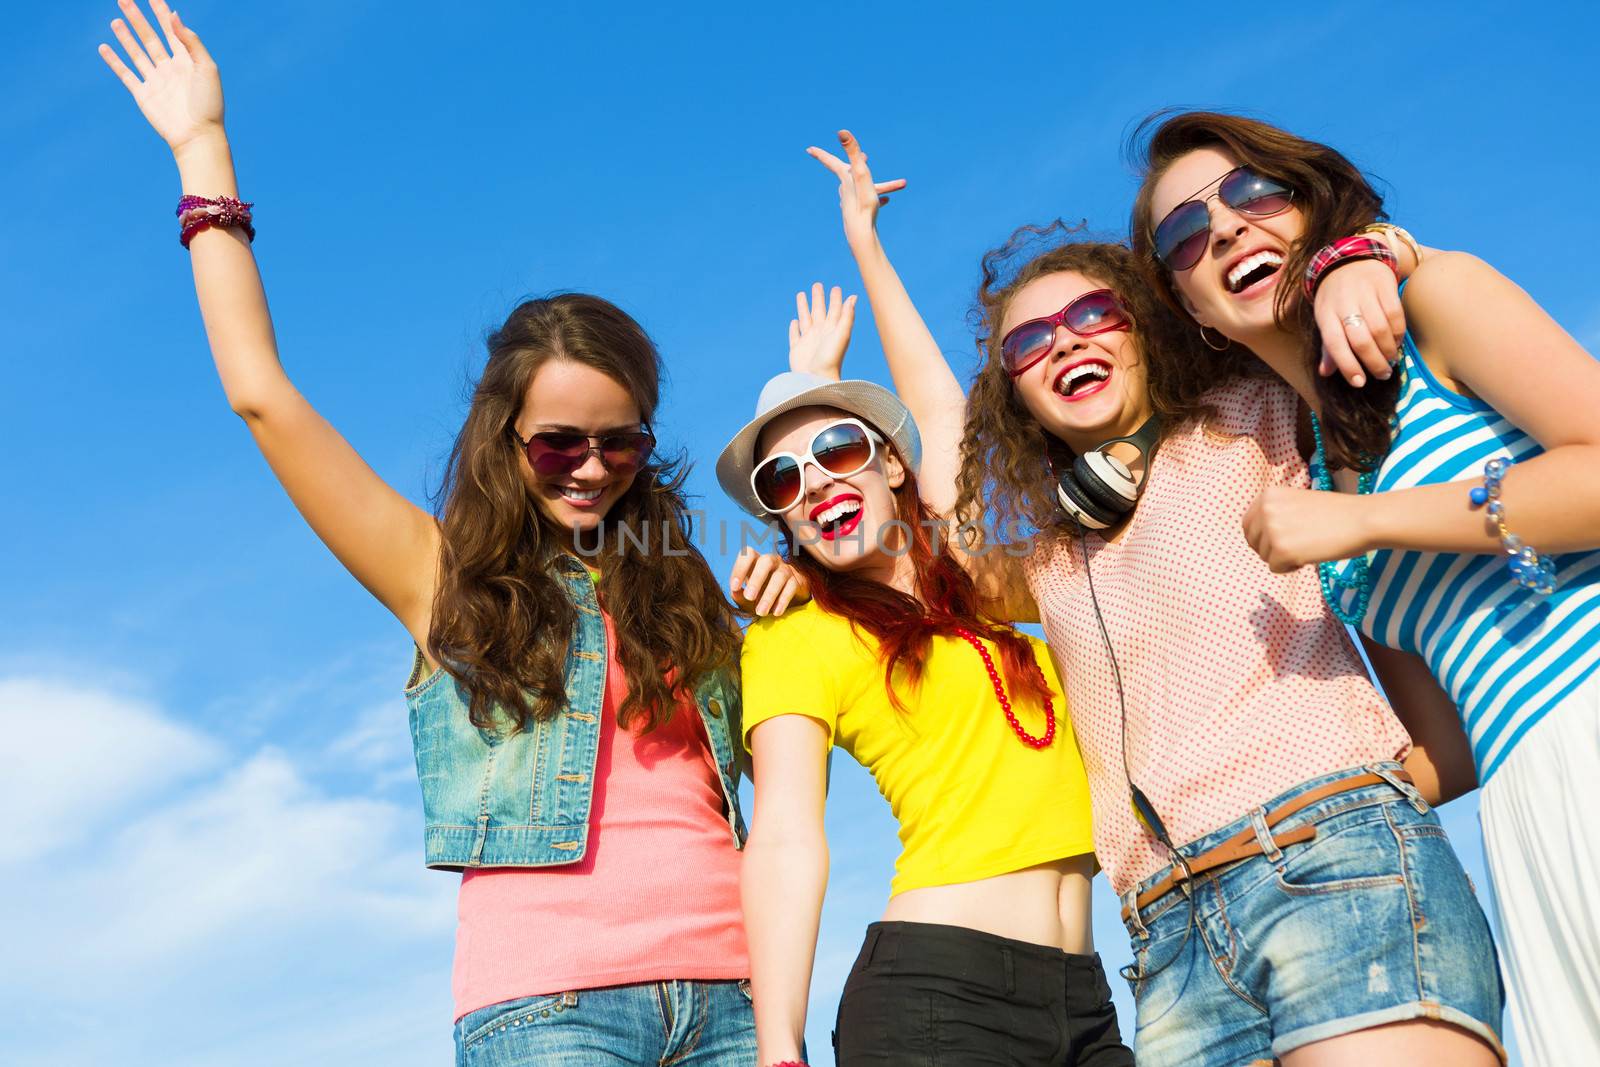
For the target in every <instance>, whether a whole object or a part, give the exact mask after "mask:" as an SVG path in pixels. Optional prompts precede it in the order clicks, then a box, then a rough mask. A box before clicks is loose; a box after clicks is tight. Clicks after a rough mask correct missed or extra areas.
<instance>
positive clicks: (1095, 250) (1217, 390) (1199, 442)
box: [812, 133, 1501, 1067]
mask: <svg viewBox="0 0 1600 1067" xmlns="http://www.w3.org/2000/svg"><path fill="white" fill-rule="evenodd" d="M840 137H841V141H842V143H843V145H844V148H845V151H846V153H847V155H848V156H849V161H848V162H846V161H843V160H840V159H837V158H835V157H833V156H831V155H829V154H828V153H825V152H822V151H821V150H817V149H813V150H812V154H813V155H815V156H816V157H817V158H818V159H819V160H821V161H822V162H823V163H824V164H825V165H826V166H827V167H828V168H829V169H830V170H832V171H833V172H834V173H835V174H836V175H837V176H838V178H839V181H840V188H839V193H840V200H841V206H842V209H843V213H844V223H845V232H846V236H847V239H848V240H849V243H850V247H851V251H852V253H853V254H854V255H855V258H856V262H857V264H858V265H859V266H860V269H861V273H862V277H863V279H864V281H865V284H866V290H867V294H868V296H869V298H870V299H871V301H872V306H873V312H874V317H875V319H876V321H877V323H878V329H879V333H880V336H881V337H882V340H883V347H884V351H885V354H886V356H887V358H888V361H889V366H890V370H891V372H892V373H893V375H894V379H895V384H896V387H897V388H898V389H899V390H900V392H901V393H902V395H903V396H904V398H905V400H906V403H907V405H908V407H909V408H910V409H911V411H912V413H913V414H914V415H915V416H916V419H917V423H918V425H919V426H920V427H921V429H922V432H923V435H924V439H925V441H926V442H927V443H926V447H925V455H926V458H925V460H924V464H923V471H922V485H923V492H924V495H925V497H926V498H927V499H928V500H929V501H930V503H933V504H934V506H935V507H936V508H938V509H940V510H943V511H944V512H946V513H947V514H950V515H952V516H954V517H958V518H960V519H961V520H963V521H965V522H966V523H968V524H972V523H974V522H975V520H977V519H978V518H980V517H982V516H984V515H987V516H988V517H989V518H990V519H991V520H993V521H991V522H990V523H988V524H987V527H986V528H987V529H988V530H990V531H993V530H996V529H999V530H1001V531H1003V532H1004V531H1009V536H1008V537H1006V538H1005V543H1004V545H1003V546H1002V547H997V541H998V539H997V538H996V537H995V536H994V535H993V534H992V533H990V534H988V535H984V536H979V537H975V538H967V539H966V541H965V549H964V554H965V556H966V558H967V559H968V560H970V561H971V564H970V565H971V566H972V567H973V568H974V577H975V580H976V581H977V583H978V587H979V589H980V591H981V592H982V593H983V594H984V596H985V603H986V606H987V607H988V609H989V610H990V611H991V612H992V613H994V614H996V615H998V616H999V617H1004V618H1012V619H1039V620H1041V621H1042V622H1043V624H1044V629H1045V633H1046V635H1047V637H1048V638H1049V642H1050V650H1051V652H1052V654H1053V656H1054V657H1055V660H1056V664H1057V667H1058V669H1059V671H1060V674H1061V677H1062V680H1063V682H1064V685H1065V691H1066V694H1067V697H1068V707H1069V709H1070V712H1071V718H1072V723H1073V727H1074V731H1075V734H1076V736H1077V737H1078V739H1079V743H1080V745H1081V746H1082V751H1083V755H1084V762H1085V766H1086V769H1087V771H1088V776H1089V785H1090V791H1091V795H1092V798H1093V807H1094V826H1095V851H1096V855H1097V857H1098V859H1099V861H1100V864H1101V866H1102V867H1104V869H1105V870H1106V873H1107V875H1108V877H1109V878H1110V881H1111V885H1112V888H1113V889H1114V890H1116V891H1117V893H1118V894H1119V895H1120V896H1121V897H1122V900H1123V904H1124V907H1123V918H1124V922H1125V923H1126V925H1127V927H1128V930H1129V933H1130V936H1131V938H1132V949H1133V954H1134V957H1135V959H1134V963H1133V964H1132V966H1131V967H1130V968H1128V969H1127V971H1125V976H1126V977H1128V978H1129V980H1130V982H1131V984H1132V986H1133V991H1134V996H1135V999H1136V1002H1137V1005H1138V1028H1137V1032H1136V1038H1135V1046H1134V1047H1135V1052H1136V1054H1137V1057H1138V1061H1139V1063H1140V1064H1141V1065H1150V1064H1154V1065H1168V1064H1172V1065H1178V1064H1182V1065H1185V1067H1194V1065H1210V1064H1216V1065H1219V1067H1220V1065H1223V1064H1228V1065H1236V1064H1240V1063H1245V1062H1255V1061H1270V1060H1272V1059H1274V1058H1276V1059H1277V1060H1279V1061H1280V1062H1282V1063H1283V1064H1285V1065H1286V1067H1307V1065H1320V1064H1344V1063H1356V1062H1358V1061H1359V1062H1362V1063H1366V1064H1371V1063H1394V1064H1399V1063H1416V1062H1451V1063H1461V1064H1490V1063H1494V1062H1496V1059H1497V1055H1498V1053H1499V1048H1500V1046H1499V1041H1498V1025H1499V1017H1500V1003H1501V1002H1500V990H1499V986H1498V982H1497V980H1496V978H1495V974H1494V962H1493V961H1494V955H1493V952H1494V950H1493V946H1492V944H1491V941H1490V937H1489V931H1488V925H1487V922H1486V920H1485V919H1484V916H1483V913H1482V911H1481V909H1479V907H1478V905H1477V902H1476V900H1475V898H1474V896H1473V893H1472V889H1471V886H1470V885H1469V883H1468V881H1467V878H1466V874H1465V872H1464V871H1463V870H1462V869H1461V865H1460V863H1459V862H1458V860H1457V859H1456V856H1455V853H1454V852H1453V851H1452V850H1451V848H1450V845H1449V842H1448V841H1447V840H1446V839H1445V836H1444V833H1443V831H1442V830H1441V829H1440V827H1439V822H1438V817H1437V815H1436V814H1435V813H1434V812H1433V810H1432V806H1431V803H1430V801H1437V800H1438V799H1439V797H1440V796H1441V795H1452V794H1454V793H1457V792H1459V791H1461V790H1462V789H1463V788H1466V787H1469V786H1470V775H1469V779H1468V780H1467V781H1462V780H1461V779H1460V778H1459V777H1453V775H1454V774H1455V773H1456V772H1455V767H1456V766H1457V764H1458V763H1459V759H1457V758H1455V757H1458V756H1459V753H1458V752H1457V753H1447V752H1432V753H1431V755H1432V757H1433V758H1431V759H1430V758H1429V757H1430V749H1432V748H1434V747H1435V746H1433V745H1432V744H1431V742H1432V741H1433V740H1434V732H1435V731H1436V730H1437V727H1436V726H1435V725H1434V724H1435V722H1436V720H1437V719H1438V718H1439V715H1438V705H1439V703H1440V698H1441V696H1442V694H1439V693H1438V691H1437V687H1435V686H1433V685H1432V683H1431V679H1429V678H1428V677H1427V674H1426V671H1425V669H1423V668H1422V667H1421V665H1420V664H1415V663H1413V664H1404V663H1400V664H1393V663H1391V664H1386V665H1385V667H1386V669H1385V673H1384V681H1385V684H1386V686H1387V687H1388V688H1389V691H1390V692H1391V694H1393V695H1394V696H1395V697H1396V699H1397V700H1398V701H1400V702H1401V703H1402V706H1410V707H1412V708H1413V709H1414V714H1413V718H1412V721H1413V722H1414V727H1413V729H1414V730H1415V731H1416V734H1417V738H1418V739H1419V740H1422V741H1424V742H1430V744H1425V745H1423V746H1422V748H1421V749H1420V750H1419V751H1416V752H1414V751H1413V746H1412V737H1411V736H1408V733H1407V730H1406V727H1405V726H1404V725H1402V723H1401V721H1400V720H1399V719H1398V718H1397V717H1396V715H1395V713H1394V711H1392V710H1391V708H1390V706H1389V704H1388V703H1387V702H1386V701H1385V700H1384V698H1383V697H1382V696H1380V695H1379V693H1378V691H1377V690H1376V689H1375V688H1374V686H1373V684H1372V682H1371V681H1370V680H1369V678H1368V676H1367V674H1366V671H1365V670H1364V669H1363V666H1362V663H1361V660H1360V658H1359V656H1358V655H1357V652H1356V649H1355V648H1354V646H1353V645H1352V644H1351V642H1350V639H1349V638H1348V636H1347V635H1346V633H1345V631H1344V628H1343V627H1342V626H1340V625H1339V623H1338V622H1337V620H1335V619H1334V617H1333V616H1332V615H1331V614H1330V613H1329V612H1328V610H1327V608H1326V606H1325V605H1324V604H1323V603H1322V599H1321V594H1320V590H1319V589H1318V586H1317V580H1316V576H1315V574H1314V573H1311V572H1309V571H1300V572H1294V573H1288V574H1277V573H1274V572H1273V571H1272V570H1270V569H1269V568H1268V567H1267V566H1266V565H1265V564H1264V563H1262V561H1261V560H1260V559H1259V557H1257V556H1256V555H1255V554H1254V553H1253V552H1252V551H1250V548H1249V546H1248V545H1246V544H1245V543H1244V542H1243V539H1242V538H1241V537H1240V536H1239V527H1240V522H1241V520H1242V518H1243V516H1244V514H1245V511H1246V509H1247V508H1248V507H1249V505H1250V502H1251V501H1252V500H1254V499H1255V496H1256V495H1257V493H1259V492H1260V490H1261V489H1262V488H1263V487H1264V486H1270V485H1284V486H1303V485H1305V484H1306V478H1307V473H1306V466H1305V463H1304V461H1303V460H1302V458H1301V455H1300V451H1299V440H1298V426H1299V423H1298V418H1297V402H1296V398H1295V396H1294V393H1293V392H1292V391H1291V390H1289V389H1287V388H1286V387H1285V386H1283V385H1282V384H1281V383H1279V382H1276V381H1273V380H1271V379H1270V378H1268V377H1265V376H1263V375H1261V374H1259V373H1257V374H1252V373H1250V368H1249V364H1248V363H1247V362H1246V361H1244V360H1242V359H1239V358H1237V357H1236V356H1234V355H1232V354H1230V353H1222V354H1220V355H1219V356H1216V357H1213V355H1212V354H1211V353H1210V352H1209V351H1208V349H1207V348H1206V347H1201V346H1200V345H1199V344H1197V343H1195V341H1196V339H1197V335H1196V334H1195V333H1193V332H1189V331H1184V330H1181V329H1179V328H1178V327H1177V324H1176V321H1175V320H1174V318H1173V317H1172V316H1171V315H1170V313H1169V312H1167V310H1166V309H1165V308H1164V307H1163V306H1162V304H1161V302H1160V301H1159V299H1158V298H1157V297H1156V295H1155V294H1154V292H1153V291H1152V290H1151V289H1150V287H1149V285H1148V284H1147V283H1146V282H1145V280H1144V278H1143V275H1142V272H1141V270H1140V267H1139V264H1138V261H1137V259H1136V258H1135V256H1134V255H1133V253H1132V252H1131V251H1130V250H1129V249H1128V248H1126V247H1124V246H1122V245H1116V244H1097V243H1089V242H1082V243H1068V244H1064V245H1061V246H1060V247H1056V248H1053V249H1050V250H1048V251H1045V252H1043V253H1042V254H1039V255H1037V256H1034V257H1033V258H1032V259H1030V260H1028V261H1027V262H1026V263H1024V264H1023V265H1022V267H1021V268H1020V269H1018V270H1016V271H1014V272H1012V273H1010V274H1009V275H1005V274H1004V273H1003V271H1004V268H1005V266H1006V264H1007V263H1008V261H1010V260H1011V259H1013V258H1015V255H1016V253H1017V252H1018V247H1019V244H1020V243H1021V242H1025V241H1027V240H1028V239H1029V238H1035V237H1038V236H1040V235H1041V232H1040V231H1028V230H1024V231H1022V232H1021V233H1019V235H1018V238H1019V241H1017V242H1013V243H1012V244H1010V245H1008V246H1007V247H1005V248H1003V249H1000V250H998V251H997V252H996V253H992V254H991V255H989V256H987V257H985V261H984V277H983V284H982V288H981V289H980V294H979V311H978V314H979V317H980V320H981V322H980V336H979V350H980V352H981V354H982V357H983V363H982V366H981V368H980V369H979V371H978V376H977V380H976V381H975V383H974V385H973V389H972V395H971V397H970V399H969V398H968V397H966V396H964V395H963V393H962V389H961V386H960V383H959V382H958V381H957V379H956V377H955V375H954V374H953V373H952V372H951V370H950V368H949V366H948V364H947V363H946V361H945V359H944V357H943V356H942V355H941V353H940V352H939V349H938V346H937V344H936V343H935V342H934V340H933V338H932V336H931V335H930V334H929V333H928V330H927V328H926V326H925V325H924V324H923V322H922V320H921V318H920V316H919V315H918V314H917V312H916V309H915V307H914V306H913V305H912V303H911V300H910V298H909V296H908V295H907V294H906V291H905V289H904V287H903V286H902V285H901V283H900V281H899V279H898V278H897V277H896V276H895V273H894V271H893V268H892V267H891V266H890V264H889V261H888V258H887V255H886V254H885V253H884V250H883V246H882V244H881V242H880V241H879V239H878V235H877V232H876V228H875V218H876V212H877V208H878V206H879V203H880V197H881V194H880V192H879V191H878V190H877V188H876V187H875V186H874V184H873V181H872V176H871V173H870V172H869V171H868V169H867V167H866V157H865V155H864V154H862V152H861V150H860V146H859V145H858V144H857V143H856V142H855V140H854V138H852V137H850V135H849V134H848V133H841V135H840ZM1043 235H1044V236H1051V234H1050V231H1048V230H1047V231H1043ZM1368 266H1369V267H1370V266H1372V265H1368ZM1340 273H1342V274H1344V277H1343V278H1342V279H1340V278H1338V277H1337V275H1336V276H1335V280H1337V281H1338V285H1337V286H1336V287H1335V288H1333V289H1330V290H1328V292H1327V293H1325V294H1324V296H1325V297H1330V298H1331V297H1334V296H1337V297H1339V298H1341V299H1351V298H1361V297H1363V296H1372V297H1373V298H1374V299H1377V297H1378V295H1379V293H1380V292H1381V287H1382V285H1383V284H1384V277H1385V275H1386V274H1387V271H1386V270H1385V271H1384V272H1383V273H1377V272H1376V271H1375V270H1354V269H1353V270H1352V271H1350V272H1348V273H1347V272H1340ZM1387 284H1388V285H1389V286H1390V288H1391V289H1392V286H1393V280H1392V277H1391V278H1389V280H1388V283H1387ZM1362 347H1363V348H1365V347H1366V346H1362ZM1022 538H1026V541H1027V543H1026V545H1025V548H1026V549H1027V552H1026V554H1020V555H1013V554H1012V553H1011V552H1008V551H1005V550H1003V549H1004V548H1014V547H1015V542H1017V541H1018V540H1019V539H1022ZM1423 683H1425V684H1423ZM1438 739H1439V741H1440V743H1441V744H1442V745H1444V746H1446V747H1448V745H1449V742H1450V740H1451V735H1450V734H1449V733H1448V732H1443V731H1440V732H1438ZM1408 757H1410V758H1408ZM1402 761H1405V763H1404V765H1403V764H1402ZM1408 768H1409V770H1410V773H1408ZM1413 775H1415V777H1413Z"/></svg>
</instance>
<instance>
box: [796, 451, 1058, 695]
mask: <svg viewBox="0 0 1600 1067" xmlns="http://www.w3.org/2000/svg"><path fill="white" fill-rule="evenodd" d="M880 436H882V437H884V439H885V440H887V435H883V434H881V433H880ZM885 447H890V446H885ZM905 472H906V480H905V481H904V482H902V483H901V485H900V487H899V488H898V489H895V490H894V500H895V518H896V519H897V520H898V521H899V522H900V523H901V524H902V525H903V528H905V529H906V530H908V531H909V534H910V544H909V546H908V549H909V555H910V558H911V563H912V567H913V569H914V571H915V574H916V590H917V594H918V595H917V596H912V595H910V594H908V593H903V592H901V591H900V590H898V589H896V588H894V587H893V586H891V585H887V584H885V583H883V582H880V581H877V580H875V579H872V578H862V577H860V576H858V575H854V574H851V573H849V572H848V571H836V570H832V569H831V568H829V567H827V566H825V565H824V564H822V563H819V562H818V561H817V560H816V559H814V558H813V557H812V556H811V554H810V553H808V552H805V551H802V550H800V549H799V548H798V547H797V546H796V545H795V543H794V537H793V534H792V533H791V532H790V530H789V528H788V527H787V526H785V527H783V536H784V545H785V547H786V549H787V552H786V555H787V556H788V557H789V561H790V562H791V563H792V564H793V565H794V567H795V569H796V570H798V571H799V572H800V573H801V574H803V575H805V577H806V580H807V581H808V582H810V584H811V597H812V599H813V600H815V601H816V602H817V606H818V607H820V608H822V610H824V611H826V612H828V613H829V614H832V615H838V616H841V617H843V618H846V619H849V620H850V624H851V626H852V627H859V628H860V629H863V630H865V631H867V632H868V633H870V634H871V635H872V636H873V637H875V638H877V640H878V653H879V658H880V659H881V660H882V662H883V684H884V688H885V689H886V690H887V691H888V694H889V702H890V703H891V704H892V705H893V706H894V707H895V708H896V709H897V710H899V711H901V712H904V711H905V710H906V709H905V705H904V703H902V702H901V700H900V696H899V689H900V688H901V687H900V686H897V685H896V684H895V683H896V678H895V675H896V673H897V672H900V671H904V674H903V675H902V676H901V677H902V678H903V680H904V682H905V683H906V684H908V685H909V687H910V688H913V689H914V688H916V687H917V686H918V685H920V684H921V683H922V673H923V670H924V668H925V667H926V665H927V659H928V653H929V651H930V649H931V648H932V645H933V638H934V635H935V634H941V635H945V636H949V637H954V636H955V635H956V631H957V629H964V630H968V631H970V632H971V633H973V634H976V635H978V636H979V637H987V638H988V639H989V640H991V641H993V642H994V643H995V645H996V647H998V648H999V650H1000V661H1001V664H1000V669H1001V672H1002V673H1003V674H1004V675H1005V680H1006V686H1007V688H1008V689H1009V690H1010V694H1011V699H1012V700H1013V702H1018V701H1020V700H1021V699H1023V698H1028V699H1032V700H1035V701H1037V702H1039V703H1040V704H1043V703H1044V702H1045V700H1046V699H1048V698H1049V697H1050V686H1049V683H1048V682H1046V681H1045V677H1044V671H1043V670H1041V669H1040V667H1039V662H1038V660H1037V659H1035V658H1034V652H1033V646H1032V645H1031V644H1029V643H1028V639H1027V638H1025V637H1023V636H1022V634H1020V633H1018V632H1017V631H1016V630H1014V629H1012V628H1011V627H1009V626H1002V625H997V624H995V623H993V622H990V621H989V620H987V619H985V618H983V617H981V616H980V615H979V613H978V589H977V586H976V585H975V584H974V583H973V581H972V576H971V575H970V574H968V573H967V571H966V568H964V567H963V566H962V565H961V564H960V562H959V561H958V560H957V559H956V557H955V555H954V553H953V552H952V551H951V549H950V546H949V545H948V544H940V545H938V546H937V547H935V544H934V541H933V535H932V534H930V533H929V531H930V530H934V531H939V536H941V537H942V536H943V533H942V531H943V529H944V524H943V523H941V522H939V520H938V519H937V517H936V516H935V515H934V513H933V511H932V509H930V508H929V507H928V505H927V504H925V503H923V501H922V497H921V494H920V493H919V492H918V491H917V477H916V475H915V474H914V473H913V472H912V470H911V468H910V467H906V468H905ZM976 668H977V664H976V663H975V664H974V669H976ZM1063 713H1064V712H1063Z"/></svg>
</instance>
